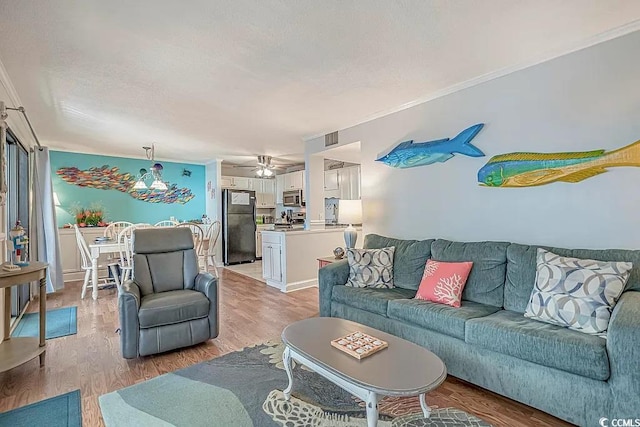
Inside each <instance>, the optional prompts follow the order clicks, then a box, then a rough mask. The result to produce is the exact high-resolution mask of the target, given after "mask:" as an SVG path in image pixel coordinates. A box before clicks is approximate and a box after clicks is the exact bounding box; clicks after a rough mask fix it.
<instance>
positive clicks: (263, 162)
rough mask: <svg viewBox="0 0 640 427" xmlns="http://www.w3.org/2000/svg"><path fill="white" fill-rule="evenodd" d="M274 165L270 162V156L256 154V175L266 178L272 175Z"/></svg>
mask: <svg viewBox="0 0 640 427" xmlns="http://www.w3.org/2000/svg"><path fill="white" fill-rule="evenodd" d="M276 167H277V166H276V165H274V164H271V156H258V167H257V168H256V175H258V176H260V177H263V176H264V177H266V178H268V177H270V176H273V175H274V172H273V170H274V169H275V168H276Z"/></svg>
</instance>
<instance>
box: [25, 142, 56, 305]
mask: <svg viewBox="0 0 640 427" xmlns="http://www.w3.org/2000/svg"><path fill="white" fill-rule="evenodd" d="M32 165H33V180H32V183H33V204H32V211H31V212H32V215H31V228H32V230H33V231H35V233H31V242H30V246H31V251H32V253H31V255H32V259H33V258H34V257H33V255H35V259H36V260H38V261H42V262H47V263H49V269H48V271H47V273H48V274H47V293H51V292H55V291H57V290H59V289H62V288H64V281H63V279H62V264H61V259H60V243H59V242H58V231H57V228H58V223H57V221H56V207H55V206H54V203H53V186H52V183H51V163H50V162H49V149H48V148H46V147H44V148H42V149H38V148H35V149H34V151H33V163H32Z"/></svg>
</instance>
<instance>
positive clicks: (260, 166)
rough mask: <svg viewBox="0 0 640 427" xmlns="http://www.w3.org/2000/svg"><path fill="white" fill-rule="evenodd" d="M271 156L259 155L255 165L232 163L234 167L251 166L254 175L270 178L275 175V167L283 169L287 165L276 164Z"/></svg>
mask: <svg viewBox="0 0 640 427" xmlns="http://www.w3.org/2000/svg"><path fill="white" fill-rule="evenodd" d="M273 160H274V159H273V157H271V156H265V155H260V156H258V161H257V163H256V164H255V165H233V167H236V168H252V169H253V170H254V171H255V173H256V175H257V176H259V177H261V178H270V177H272V176H274V175H275V172H274V171H275V170H276V169H284V168H285V167H287V165H285V164H283V165H276V164H274V163H273Z"/></svg>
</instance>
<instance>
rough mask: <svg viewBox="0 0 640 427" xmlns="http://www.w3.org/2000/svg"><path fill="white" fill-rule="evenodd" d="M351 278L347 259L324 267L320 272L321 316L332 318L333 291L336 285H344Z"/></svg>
mask: <svg viewBox="0 0 640 427" xmlns="http://www.w3.org/2000/svg"><path fill="white" fill-rule="evenodd" d="M348 278H349V262H348V261H347V260H346V259H345V260H342V261H337V262H334V263H331V264H329V265H326V266H324V267H322V268H321V269H320V270H319V271H318V288H319V295H320V316H322V317H330V316H331V291H332V289H333V287H334V286H336V285H344V284H345V283H347V279H348Z"/></svg>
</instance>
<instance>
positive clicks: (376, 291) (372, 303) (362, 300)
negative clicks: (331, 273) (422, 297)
mask: <svg viewBox="0 0 640 427" xmlns="http://www.w3.org/2000/svg"><path fill="white" fill-rule="evenodd" d="M415 294H416V291H412V290H411V289H402V288H393V289H386V288H352V287H350V286H334V287H333V291H332V293H331V300H332V301H335V302H339V303H342V304H345V305H348V306H351V307H355V308H359V309H361V310H366V311H370V312H373V313H377V314H381V315H383V316H386V315H387V303H388V302H389V301H390V300H395V299H401V298H413V297H414V296H415Z"/></svg>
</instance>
